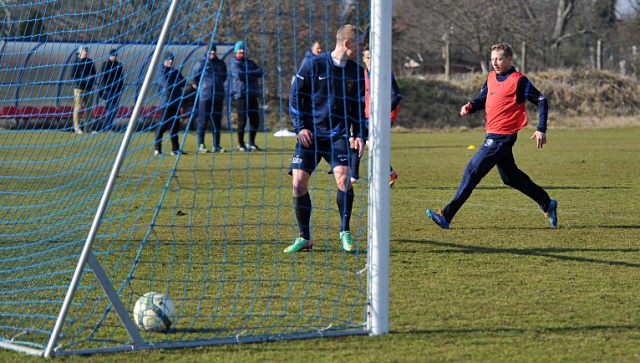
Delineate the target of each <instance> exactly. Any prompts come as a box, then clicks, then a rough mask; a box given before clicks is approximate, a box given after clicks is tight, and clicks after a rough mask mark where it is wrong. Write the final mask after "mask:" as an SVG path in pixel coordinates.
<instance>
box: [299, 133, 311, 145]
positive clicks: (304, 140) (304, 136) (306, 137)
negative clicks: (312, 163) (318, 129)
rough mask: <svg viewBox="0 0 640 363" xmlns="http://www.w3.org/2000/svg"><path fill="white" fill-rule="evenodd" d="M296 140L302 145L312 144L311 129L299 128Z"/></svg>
mask: <svg viewBox="0 0 640 363" xmlns="http://www.w3.org/2000/svg"><path fill="white" fill-rule="evenodd" d="M298 142H299V143H300V145H302V146H304V147H310V146H311V145H313V134H312V133H311V131H309V130H307V129H302V130H300V132H298Z"/></svg>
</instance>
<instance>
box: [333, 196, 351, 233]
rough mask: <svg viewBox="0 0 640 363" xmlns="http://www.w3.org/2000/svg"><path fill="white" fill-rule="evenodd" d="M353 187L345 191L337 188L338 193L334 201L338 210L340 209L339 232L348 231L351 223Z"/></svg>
mask: <svg viewBox="0 0 640 363" xmlns="http://www.w3.org/2000/svg"><path fill="white" fill-rule="evenodd" d="M353 198H354V195H353V189H349V190H347V191H346V192H345V191H342V190H340V189H338V195H337V196H336V202H337V203H338V211H340V219H341V224H340V232H342V231H349V230H350V227H349V224H350V223H351V210H352V209H353Z"/></svg>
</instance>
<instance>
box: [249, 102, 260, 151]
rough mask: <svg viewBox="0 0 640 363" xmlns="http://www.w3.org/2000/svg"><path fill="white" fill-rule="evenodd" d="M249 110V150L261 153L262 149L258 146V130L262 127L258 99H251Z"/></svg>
mask: <svg viewBox="0 0 640 363" xmlns="http://www.w3.org/2000/svg"><path fill="white" fill-rule="evenodd" d="M248 100H249V104H248V106H249V109H248V110H247V116H248V117H249V150H251V151H260V150H262V149H260V147H258V145H256V135H257V134H258V128H259V127H260V112H259V111H258V99H257V98H256V97H249V98H248Z"/></svg>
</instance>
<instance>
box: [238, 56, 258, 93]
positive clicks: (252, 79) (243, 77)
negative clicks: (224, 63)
mask: <svg viewBox="0 0 640 363" xmlns="http://www.w3.org/2000/svg"><path fill="white" fill-rule="evenodd" d="M262 74H263V71H262V68H260V67H258V65H257V64H256V62H254V61H252V60H249V59H247V57H244V58H243V59H238V58H235V57H234V58H233V59H231V82H232V85H231V90H232V93H233V98H234V99H236V100H237V99H239V98H246V97H247V96H249V97H259V96H262V90H261V89H260V86H259V84H258V80H259V79H260V78H262Z"/></svg>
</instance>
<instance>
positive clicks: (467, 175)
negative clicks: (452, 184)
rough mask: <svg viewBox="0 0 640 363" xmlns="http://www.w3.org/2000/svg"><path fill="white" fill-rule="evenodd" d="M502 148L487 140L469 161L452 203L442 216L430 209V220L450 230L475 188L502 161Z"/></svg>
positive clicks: (491, 140) (496, 143) (497, 143)
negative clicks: (451, 223) (451, 224)
mask: <svg viewBox="0 0 640 363" xmlns="http://www.w3.org/2000/svg"><path fill="white" fill-rule="evenodd" d="M501 146H502V143H500V142H498V141H496V140H494V139H485V142H484V144H483V145H482V146H481V147H480V148H479V149H478V152H476V154H475V155H474V156H473V157H472V158H471V160H469V163H468V164H467V166H466V168H465V169H464V172H463V174H462V180H461V181H460V185H459V186H458V190H457V191H456V194H455V196H454V197H453V199H452V200H451V202H449V204H447V205H446V206H445V207H444V208H443V209H442V211H441V212H440V214H438V213H437V212H433V211H431V210H429V209H428V210H427V214H428V215H429V218H431V219H432V220H433V221H434V222H435V223H436V224H438V225H439V226H440V227H442V228H449V223H450V222H451V220H452V219H453V217H454V216H455V215H456V213H458V210H459V209H460V208H461V207H462V205H463V204H464V203H465V202H466V201H467V199H469V197H470V196H471V193H472V192H473V190H474V189H475V187H476V186H477V185H478V183H480V181H481V180H482V178H484V176H485V175H487V173H489V171H490V170H491V169H492V168H493V167H494V166H495V165H496V163H497V162H498V161H499V160H500V158H501V152H502V149H501ZM430 212H431V213H430ZM440 217H441V218H440Z"/></svg>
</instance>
